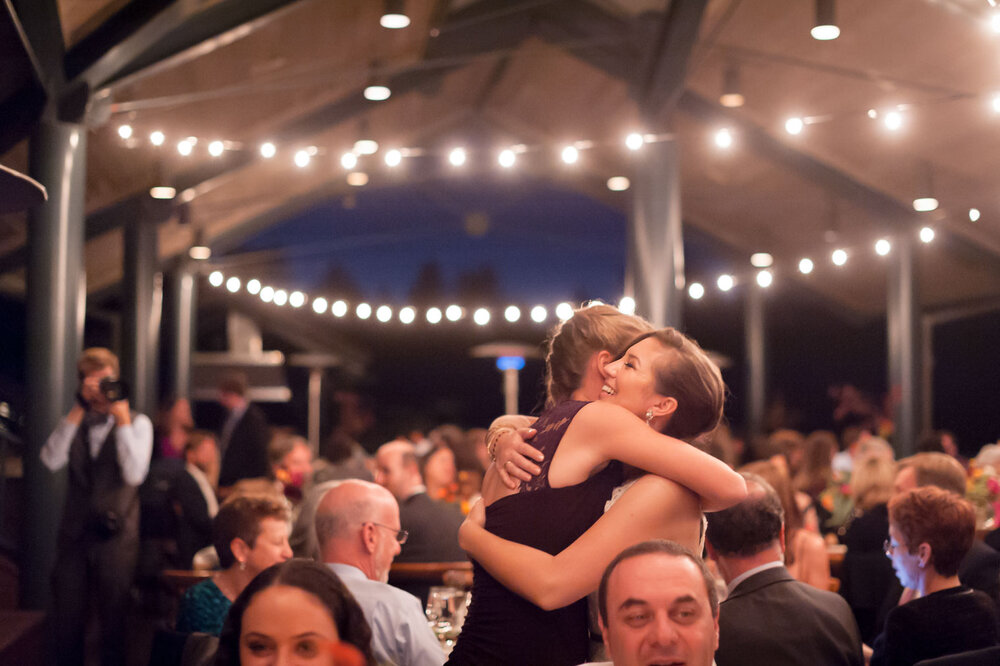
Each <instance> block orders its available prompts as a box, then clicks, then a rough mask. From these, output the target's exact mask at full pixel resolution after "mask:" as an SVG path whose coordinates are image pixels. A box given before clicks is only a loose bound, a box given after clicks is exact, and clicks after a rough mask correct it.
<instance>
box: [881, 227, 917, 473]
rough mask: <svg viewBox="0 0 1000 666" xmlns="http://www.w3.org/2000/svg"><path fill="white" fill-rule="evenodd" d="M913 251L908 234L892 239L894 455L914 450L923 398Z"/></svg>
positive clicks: (889, 313)
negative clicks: (895, 400) (893, 240)
mask: <svg viewBox="0 0 1000 666" xmlns="http://www.w3.org/2000/svg"><path fill="white" fill-rule="evenodd" d="M914 251H915V248H914V241H913V239H912V238H911V237H909V236H905V237H901V238H897V239H896V241H895V243H893V248H892V254H891V255H890V257H891V261H890V263H889V273H888V280H887V283H888V290H887V291H888V294H887V295H888V302H887V307H886V324H887V326H888V336H887V340H888V346H889V350H888V352H889V353H888V356H889V391H890V395H892V396H893V397H894V398H895V399H897V400H898V402H896V408H895V413H894V414H893V421H894V424H895V448H896V457H897V458H901V457H904V456H908V455H911V454H913V453H914V452H915V451H916V446H917V437H918V436H919V432H920V423H921V418H920V413H921V408H922V404H921V403H922V402H923V401H922V399H921V390H920V389H921V382H920V380H921V375H920V324H919V317H920V301H919V299H918V297H917V295H918V290H919V287H918V276H917V266H916V260H915V258H914Z"/></svg>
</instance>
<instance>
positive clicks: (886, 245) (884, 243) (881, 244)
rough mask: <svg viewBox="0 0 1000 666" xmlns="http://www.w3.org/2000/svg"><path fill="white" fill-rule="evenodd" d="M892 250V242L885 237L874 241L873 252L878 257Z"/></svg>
mask: <svg viewBox="0 0 1000 666" xmlns="http://www.w3.org/2000/svg"><path fill="white" fill-rule="evenodd" d="M891 251H892V244H891V243H890V242H889V241H888V240H887V239H885V238H880V239H878V240H877V241H875V253H876V254H878V255H879V256H880V257H884V256H885V255H887V254H889V252H891Z"/></svg>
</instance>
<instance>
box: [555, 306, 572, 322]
mask: <svg viewBox="0 0 1000 666" xmlns="http://www.w3.org/2000/svg"><path fill="white" fill-rule="evenodd" d="M556 316H557V317H559V321H566V320H567V319H569V318H570V317H572V316H573V306H572V305H570V304H569V303H566V302H565V301H564V302H562V303H560V304H559V305H557V306H556Z"/></svg>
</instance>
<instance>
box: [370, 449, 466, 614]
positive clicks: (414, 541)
mask: <svg viewBox="0 0 1000 666" xmlns="http://www.w3.org/2000/svg"><path fill="white" fill-rule="evenodd" d="M375 464H376V469H375V482H376V483H378V484H379V485H380V486H384V487H385V488H386V489H387V490H388V491H389V492H391V493H392V494H393V496H394V497H395V498H396V501H398V502H399V520H400V523H401V524H402V526H403V529H404V530H406V531H407V532H409V533H410V536H409V538H408V539H407V540H406V543H404V544H403V546H402V550H401V551H400V553H399V555H397V556H396V560H395V561H396V562H460V561H464V560H465V559H466V557H465V551H464V550H462V549H461V547H459V545H458V528H459V526H461V524H462V521H463V520H464V517H463V516H462V512H461V511H460V510H459V509H458V507H456V506H454V505H452V504H445V503H444V502H438V501H437V500H434V499H432V498H431V497H430V496H429V495H428V494H427V488H426V487H425V486H424V482H423V478H422V477H421V476H420V466H419V465H418V464H417V455H416V452H415V450H414V448H413V444H411V443H409V442H407V441H402V440H395V441H392V442H389V443H387V444H383V445H382V446H381V447H379V450H378V451H377V452H376V454H375ZM401 587H403V589H405V590H407V591H408V592H410V593H411V594H413V595H415V596H417V597H418V598H422V599H424V601H426V597H427V590H428V587H429V586H428V585H419V586H417V585H409V586H401Z"/></svg>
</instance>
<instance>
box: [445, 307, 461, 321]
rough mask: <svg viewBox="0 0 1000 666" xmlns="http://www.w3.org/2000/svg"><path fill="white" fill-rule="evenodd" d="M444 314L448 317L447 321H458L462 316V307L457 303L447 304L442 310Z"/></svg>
mask: <svg viewBox="0 0 1000 666" xmlns="http://www.w3.org/2000/svg"><path fill="white" fill-rule="evenodd" d="M444 316H445V317H447V318H448V321H458V320H459V319H461V318H462V308H461V307H460V306H458V305H449V306H448V308H447V309H446V310H445V311H444Z"/></svg>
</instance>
